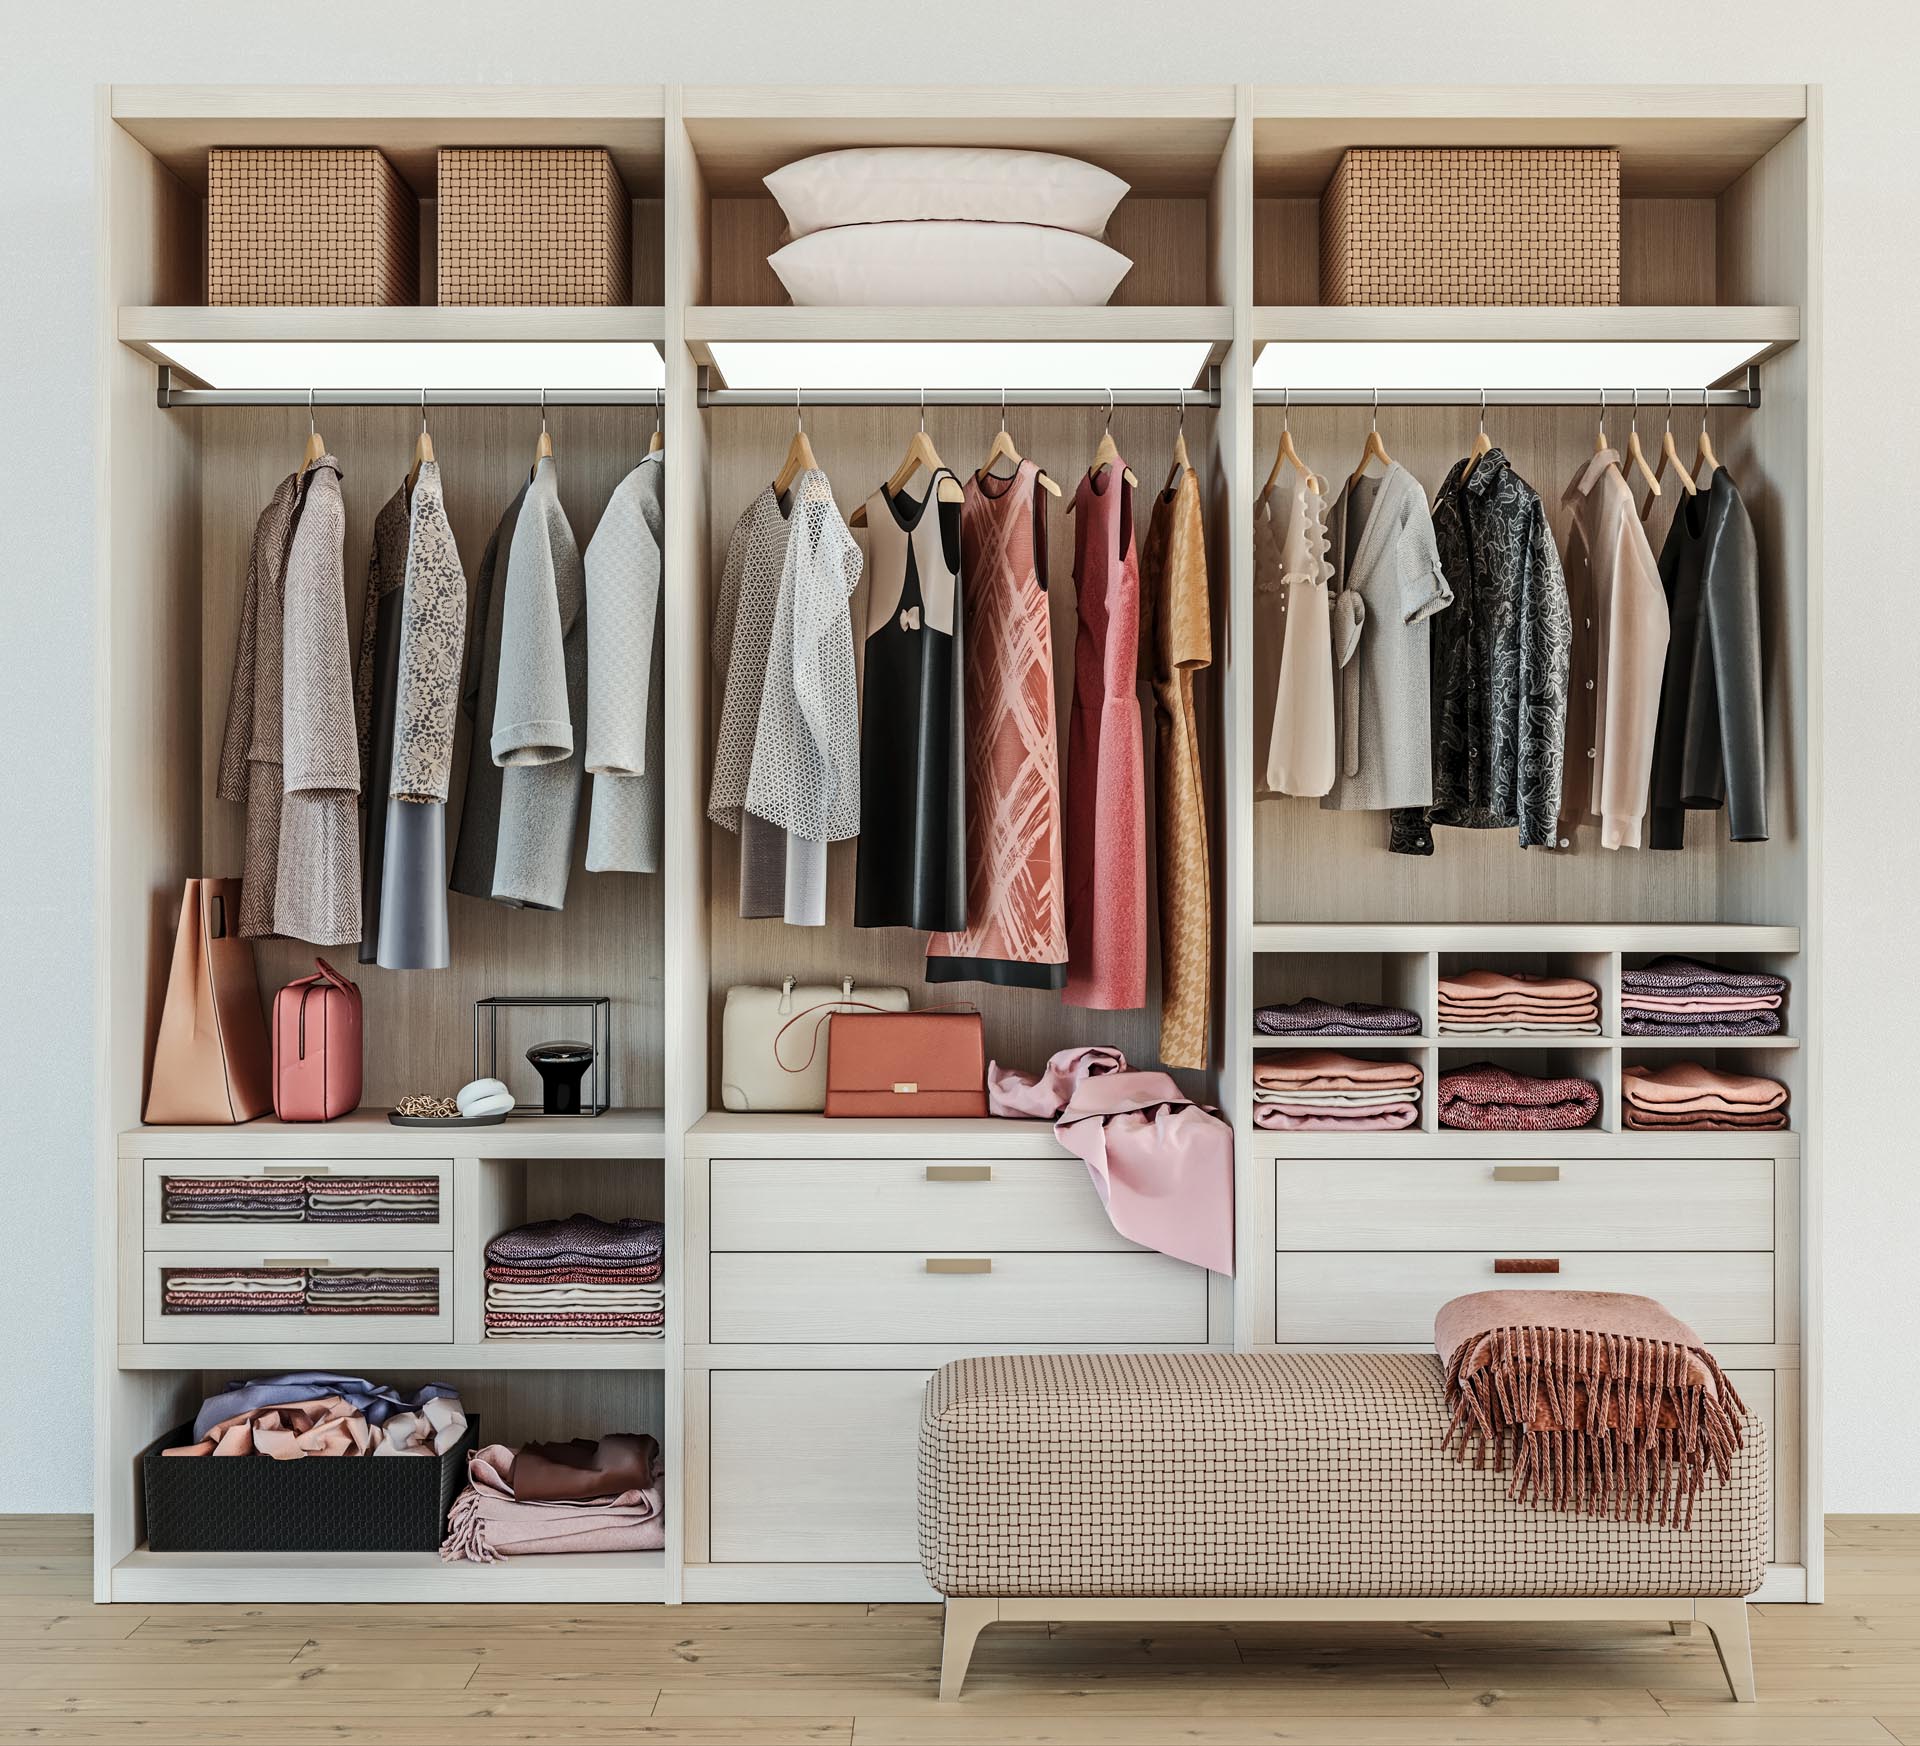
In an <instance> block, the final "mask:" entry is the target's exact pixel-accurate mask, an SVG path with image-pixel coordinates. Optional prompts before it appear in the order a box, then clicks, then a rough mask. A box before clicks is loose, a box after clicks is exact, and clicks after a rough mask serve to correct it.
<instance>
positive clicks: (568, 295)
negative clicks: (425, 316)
mask: <svg viewBox="0 0 1920 1746" xmlns="http://www.w3.org/2000/svg"><path fill="white" fill-rule="evenodd" d="M631 213H632V207H631V205H630V204H629V203H628V199H627V191H626V189H625V187H624V186H622V184H621V181H620V172H619V171H618V170H617V169H615V168H614V164H613V158H612V156H611V155H610V154H609V153H608V152H606V151H604V150H602V149H601V148H600V147H598V146H582V147H574V146H555V147H544V148H541V149H538V150H531V151H527V150H506V149H497V148H493V147H485V148H479V149H470V148H461V149H454V148H451V147H448V148H443V149H442V150H441V153H440V301H441V302H442V303H625V302H626V301H627V300H628V287H629V283H630V266H629V257H628V249H629V241H628V233H629V228H630V222H631Z"/></svg>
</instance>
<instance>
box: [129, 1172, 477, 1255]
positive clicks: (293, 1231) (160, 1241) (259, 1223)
mask: <svg viewBox="0 0 1920 1746" xmlns="http://www.w3.org/2000/svg"><path fill="white" fill-rule="evenodd" d="M140 1173H141V1191H140V1192H141V1204H142V1207H143V1209H144V1218H143V1225H144V1229H145V1238H144V1246H145V1247H146V1248H148V1249H196V1250H208V1249H238V1250H249V1249H258V1248H259V1247H260V1246H261V1245H262V1244H267V1245H271V1246H273V1247H276V1248H278V1247H280V1246H282V1245H288V1244H290V1245H292V1246H294V1247H295V1248H299V1249H304V1248H305V1247H306V1246H307V1245H309V1244H312V1243H318V1244H319V1245H320V1247H321V1249H322V1250H323V1251H324V1250H325V1249H326V1247H327V1246H328V1245H329V1244H338V1245H346V1244H351V1245H352V1246H353V1248H354V1249H355V1250H356V1251H364V1250H368V1249H451V1248H452V1247H453V1164H452V1161H451V1160H450V1159H445V1158H440V1159H433V1160H430V1161H429V1162H427V1163H424V1164H423V1163H421V1162H420V1161H419V1160H418V1159H413V1158H406V1159H401V1158H374V1159H365V1158H356V1159H354V1160H352V1161H351V1162H348V1161H347V1160H344V1159H331V1160H323V1161H313V1160H305V1161H301V1162H298V1163H295V1162H290V1161H287V1160H284V1159H277V1158H276V1159H268V1158H250V1159H247V1160H245V1161H243V1162H239V1163H236V1162H235V1161H234V1160H232V1159H231V1158H224V1159H221V1160H220V1161H219V1162H217V1163H216V1162H214V1161H212V1160H201V1159H195V1158H145V1159H142V1160H141V1164H140ZM169 1177H185V1178H188V1179H190V1180H195V1181H202V1182H205V1181H212V1180H216V1179H218V1180H221V1181H232V1180H245V1179H248V1178H257V1179H260V1180H262V1181H267V1182H280V1183H284V1182H286V1181H288V1180H289V1179H291V1178H303V1177H312V1178H315V1179H316V1180H320V1181H326V1182H348V1181H351V1180H352V1179H353V1178H355V1177H406V1178H409V1179H417V1180H420V1181H424V1182H431V1183H433V1184H435V1185H436V1187H437V1189H438V1196H437V1201H436V1205H437V1209H438V1210H437V1212H436V1214H435V1217H434V1218H433V1219H432V1220H431V1221H425V1220H421V1221H409V1222H407V1223H405V1224H376V1223H370V1222H365V1221H359V1220H355V1221H351V1222H349V1221H345V1220H340V1221H336V1220H332V1219H325V1220H319V1221H315V1222H309V1221H308V1220H306V1219H305V1218H298V1219H288V1220H285V1221H282V1220H279V1219H237V1220H235V1221H234V1222H233V1223H231V1224H215V1223H210V1222H206V1221H202V1220H199V1219H194V1220H190V1221H180V1222H175V1223H169V1222H168V1220H167V1217H166V1184H167V1179H168V1178H169Z"/></svg>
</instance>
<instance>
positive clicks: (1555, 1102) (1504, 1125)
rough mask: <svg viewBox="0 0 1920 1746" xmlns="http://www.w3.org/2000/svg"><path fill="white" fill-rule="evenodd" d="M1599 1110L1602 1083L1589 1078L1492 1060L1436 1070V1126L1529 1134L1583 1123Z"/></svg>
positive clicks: (1591, 1118) (1586, 1122) (1585, 1124)
mask: <svg viewBox="0 0 1920 1746" xmlns="http://www.w3.org/2000/svg"><path fill="white" fill-rule="evenodd" d="M1599 1113H1600V1087H1599V1086H1597V1085H1595V1084H1594V1083H1593V1082H1592V1081H1591V1080H1589V1079H1575V1078H1571V1077H1569V1078H1562V1079H1541V1078H1536V1077H1535V1076H1534V1075H1533V1074H1530V1073H1515V1072H1512V1071H1510V1070H1509V1069H1507V1068H1505V1067H1501V1066H1497V1065H1496V1064H1495V1063H1493V1062H1492V1061H1475V1062H1473V1063H1471V1064H1470V1065H1468V1066H1465V1067H1458V1068H1455V1069H1454V1070H1453V1071H1452V1072H1451V1073H1443V1074H1441V1075H1440V1125H1441V1126H1442V1127H1443V1128H1477V1129H1481V1130H1484V1131H1486V1132H1504V1131H1517V1132H1522V1133H1532V1132H1536V1131H1542V1130H1545V1129H1549V1128H1585V1127H1591V1126H1592V1125H1593V1121H1594V1118H1595V1117H1596V1116H1598V1115H1599Z"/></svg>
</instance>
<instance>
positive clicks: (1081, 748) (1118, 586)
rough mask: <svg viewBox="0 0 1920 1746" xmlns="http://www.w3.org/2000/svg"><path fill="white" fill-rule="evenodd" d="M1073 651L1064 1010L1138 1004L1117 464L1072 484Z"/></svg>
mask: <svg viewBox="0 0 1920 1746" xmlns="http://www.w3.org/2000/svg"><path fill="white" fill-rule="evenodd" d="M1073 515H1074V530H1073V582H1074V590H1075V593H1076V595H1077V596H1078V599H1079V607H1080V626H1079V631H1078V633H1077V635H1076V636H1075V638H1074V644H1073V712H1072V714H1071V716H1070V717H1069V720H1068V729H1067V986H1066V991H1065V993H1064V994H1063V995H1062V997H1061V998H1062V999H1064V1000H1065V1001H1066V1003H1067V1004H1068V1005H1069V1006H1084V1007H1092V1008H1096V1009H1098V1010H1100V1011H1105V1012H1112V1011H1123V1010H1127V1009H1130V1008H1133V1007H1140V1006H1145V1005H1146V1003H1147V831H1146V775H1145V768H1144V757H1143V751H1142V746H1141V738H1140V700H1139V698H1138V696H1137V695H1136V694H1135V691H1134V685H1135V682H1136V677H1137V674H1138V670H1139V653H1140V559H1139V553H1138V550H1137V548H1136V546H1135V543H1134V536H1133V492H1132V490H1131V488H1130V487H1129V486H1128V485H1127V482H1126V478H1125V476H1124V466H1123V463H1121V462H1118V461H1116V462H1115V463H1114V464H1113V465H1112V466H1111V467H1108V468H1104V469H1102V471H1101V474H1100V476H1099V477H1098V478H1096V477H1095V476H1094V475H1093V474H1092V473H1089V474H1087V475H1086V476H1085V477H1084V478H1083V479H1082V480H1081V481H1080V488H1079V490H1078V491H1077V492H1075V493H1074V500H1073Z"/></svg>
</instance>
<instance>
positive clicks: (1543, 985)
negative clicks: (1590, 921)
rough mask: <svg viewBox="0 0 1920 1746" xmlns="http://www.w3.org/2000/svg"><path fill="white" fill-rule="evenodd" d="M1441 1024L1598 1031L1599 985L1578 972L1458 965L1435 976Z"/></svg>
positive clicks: (1445, 1027) (1556, 1032) (1451, 1028)
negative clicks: (1526, 971)
mask: <svg viewBox="0 0 1920 1746" xmlns="http://www.w3.org/2000/svg"><path fill="white" fill-rule="evenodd" d="M1440 1029H1441V1030H1442V1031H1445V1032H1460V1031H1465V1032H1522V1033H1525V1032H1531V1033H1534V1034H1537V1035H1551V1036H1567V1035H1579V1034H1587V1035H1595V1036H1597V1035H1598V1034H1599V1031H1600V990H1599V989H1597V988H1595V987H1594V985H1593V984H1592V983H1591V982H1582V981H1581V980H1580V978H1579V977H1577V976H1527V975H1523V974H1520V973H1519V972H1515V971H1507V970H1462V971H1460V972H1458V973H1457V974H1455V975H1452V976H1442V977H1441V978H1440Z"/></svg>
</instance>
